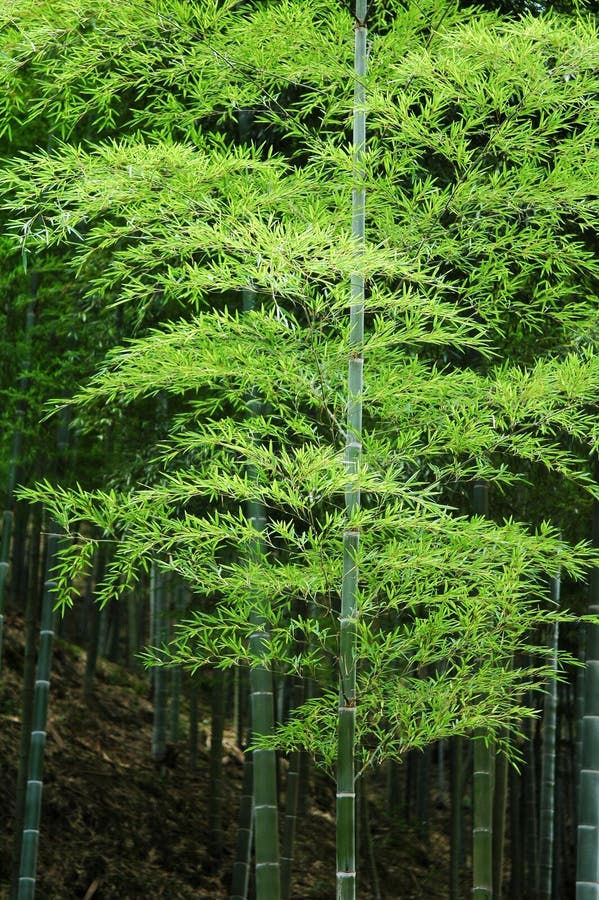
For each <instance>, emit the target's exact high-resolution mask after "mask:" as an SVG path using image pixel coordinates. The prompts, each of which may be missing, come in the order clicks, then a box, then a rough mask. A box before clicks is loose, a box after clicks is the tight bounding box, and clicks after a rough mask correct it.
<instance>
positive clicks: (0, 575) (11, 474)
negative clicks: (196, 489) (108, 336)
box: [0, 274, 39, 672]
mask: <svg viewBox="0 0 599 900" xmlns="http://www.w3.org/2000/svg"><path fill="white" fill-rule="evenodd" d="M38 284H39V276H38V275H37V274H36V275H34V276H33V280H32V283H31V292H32V294H35V292H36V291H37V287H38ZM34 320H35V313H34V305H33V300H31V301H30V302H29V303H28V305H27V313H26V319H25V354H24V358H23V361H22V363H21V376H20V378H19V389H20V391H21V393H22V394H23V395H24V394H25V392H26V391H27V386H28V377H27V370H28V368H29V357H30V355H31V339H32V334H33V325H34ZM24 404H25V401H24V399H23V398H22V399H21V401H20V403H19V408H18V409H17V413H16V421H15V427H14V431H13V437H12V446H11V454H10V460H9V464H8V478H7V485H6V505H5V509H4V512H3V513H2V541H1V543H0V672H1V671H2V645H3V642H4V606H5V601H6V585H7V580H8V567H9V561H10V545H11V538H12V532H13V522H14V512H13V506H14V493H15V486H16V482H17V471H18V468H19V464H20V461H21V446H22V441H23V418H24V415H25V411H24Z"/></svg>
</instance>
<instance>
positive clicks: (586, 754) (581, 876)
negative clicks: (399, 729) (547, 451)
mask: <svg viewBox="0 0 599 900" xmlns="http://www.w3.org/2000/svg"><path fill="white" fill-rule="evenodd" d="M595 479H596V480H598V479H599V462H597V461H595ZM593 546H594V547H599V501H597V500H595V501H594V502H593ZM589 594H590V597H589V613H590V614H591V615H594V616H597V615H599V568H594V569H593V570H592V571H591V577H590V584H589ZM584 689H585V690H584V717H583V721H582V766H581V770H580V808H579V815H578V846H577V859H576V900H597V897H599V625H594V624H593V623H591V622H589V623H587V627H586V672H585V680H584Z"/></svg>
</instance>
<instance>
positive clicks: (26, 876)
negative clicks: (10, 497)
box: [17, 522, 59, 900]
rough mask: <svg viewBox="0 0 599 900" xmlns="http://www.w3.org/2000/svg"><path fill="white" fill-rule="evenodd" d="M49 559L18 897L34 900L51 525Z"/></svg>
mask: <svg viewBox="0 0 599 900" xmlns="http://www.w3.org/2000/svg"><path fill="white" fill-rule="evenodd" d="M50 532H51V533H50V536H49V537H48V546H47V558H46V579H45V581H44V593H43V599H42V615H41V624H40V645H39V653H38V662H37V670H36V675H35V689H34V701H33V704H34V705H33V722H32V728H31V746H30V750H29V769H28V775H27V788H26V793H25V816H24V820H23V836H22V844H21V865H20V872H19V891H18V895H17V896H18V900H33V897H34V894H35V880H36V869H37V851H38V846H39V834H40V817H41V809H42V771H43V764H44V749H45V746H46V723H47V719H48V694H49V690H50V669H51V665H52V642H53V639H54V610H53V607H54V601H55V592H56V582H55V580H54V578H53V575H52V573H53V570H54V567H55V565H56V560H57V553H58V541H59V536H58V527H57V525H56V523H54V522H53V523H52V524H51V526H50Z"/></svg>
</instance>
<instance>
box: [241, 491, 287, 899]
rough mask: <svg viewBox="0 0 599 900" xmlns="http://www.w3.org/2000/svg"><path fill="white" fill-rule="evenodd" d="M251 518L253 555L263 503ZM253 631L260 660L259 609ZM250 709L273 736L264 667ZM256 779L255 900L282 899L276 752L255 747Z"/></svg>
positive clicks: (256, 728) (254, 674)
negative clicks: (253, 539) (254, 531)
mask: <svg viewBox="0 0 599 900" xmlns="http://www.w3.org/2000/svg"><path fill="white" fill-rule="evenodd" d="M248 513H249V518H250V520H251V521H252V524H253V526H254V529H255V530H256V534H257V536H256V542H255V546H254V547H253V549H252V551H251V554H252V555H254V554H261V553H262V552H263V548H262V539H261V537H260V536H259V535H260V534H261V533H262V532H263V530H264V527H265V524H266V519H265V516H264V510H263V507H262V504H261V503H255V502H253V501H252V502H250V503H248ZM250 621H251V624H252V625H253V627H254V631H253V633H252V634H251V636H250V641H249V645H250V650H251V652H252V655H253V656H254V657H256V658H257V659H260V658H261V657H263V656H264V655H265V653H266V650H267V646H268V640H269V637H268V628H267V624H266V620H265V618H264V616H262V615H261V614H260V613H259V612H258V611H257V610H256V611H254V612H253V613H252V614H251V620H250ZM250 708H251V718H252V729H253V732H254V733H255V734H257V735H266V736H268V735H271V734H272V732H273V729H274V696H273V689H272V672H271V671H270V669H269V668H268V667H267V666H265V665H255V666H252V668H251V670H250ZM252 756H253V778H254V842H255V853H256V900H279V898H280V894H281V876H280V864H279V834H278V809H277V760H276V754H275V751H274V750H269V749H267V748H262V747H259V748H256V749H255V750H254V751H253V754H252Z"/></svg>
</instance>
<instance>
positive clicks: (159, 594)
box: [150, 565, 168, 764]
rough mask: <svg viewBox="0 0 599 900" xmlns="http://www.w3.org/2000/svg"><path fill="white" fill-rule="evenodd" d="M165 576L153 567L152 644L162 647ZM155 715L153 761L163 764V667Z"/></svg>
mask: <svg viewBox="0 0 599 900" xmlns="http://www.w3.org/2000/svg"><path fill="white" fill-rule="evenodd" d="M165 587H166V586H165V576H164V574H163V573H162V572H160V571H159V569H158V567H157V566H155V565H152V569H151V574H150V604H151V606H152V611H153V618H152V622H153V626H154V633H153V635H152V643H153V645H154V646H155V647H162V645H163V644H164V643H166V640H167V631H168V622H167V599H166V589H165ZM153 680H154V698H153V699H154V715H153V720H152V760H153V762H155V763H158V764H162V763H163V762H164V758H165V756H166V724H167V697H168V695H167V673H166V669H165V668H164V667H163V666H156V667H155V669H154V679H153Z"/></svg>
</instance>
